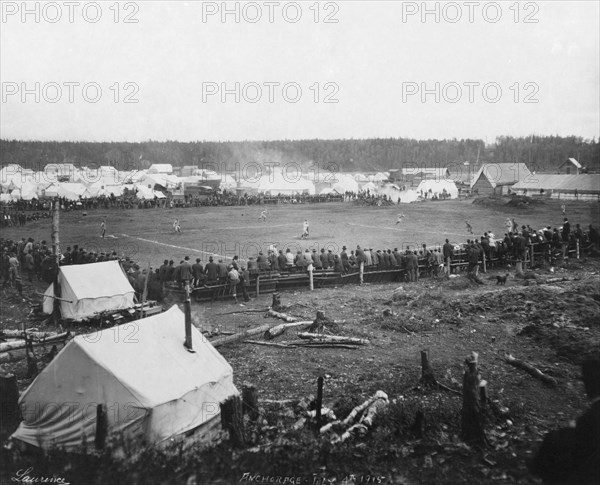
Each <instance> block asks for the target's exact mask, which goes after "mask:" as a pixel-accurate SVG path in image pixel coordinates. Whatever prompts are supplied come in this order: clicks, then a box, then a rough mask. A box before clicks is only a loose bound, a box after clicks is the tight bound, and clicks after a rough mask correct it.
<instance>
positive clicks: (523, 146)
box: [0, 135, 600, 172]
mask: <svg viewBox="0 0 600 485" xmlns="http://www.w3.org/2000/svg"><path fill="white" fill-rule="evenodd" d="M571 157H572V158H575V159H576V160H577V161H579V162H580V163H581V165H583V166H584V167H586V168H587V169H588V170H589V171H599V170H600V140H596V139H595V138H594V139H592V140H588V139H584V138H582V137H578V136H568V137H560V136H535V135H533V136H527V137H512V136H500V137H497V138H496V141H495V143H493V144H490V145H487V146H486V144H485V142H484V141H483V140H479V139H460V140H459V139H452V140H446V139H444V140H435V139H430V140H416V139H412V138H367V139H336V140H322V139H313V140H277V141H239V142H232V141H224V142H212V141H195V142H179V141H163V142H159V141H152V140H149V141H145V142H85V141H78V142H72V141H22V140H6V139H0V164H1V165H2V166H6V165H8V164H18V165H20V166H22V167H23V168H31V169H34V170H42V169H43V167H44V166H45V165H47V164H53V163H72V164H74V165H75V166H77V167H84V166H87V167H99V166H105V165H109V166H113V167H115V168H116V169H117V170H133V169H143V168H148V167H149V165H151V164H155V163H168V164H171V165H173V167H183V166H196V167H199V168H207V169H213V170H217V171H229V170H231V171H235V170H236V169H239V167H240V166H245V165H247V164H249V163H255V164H259V165H261V166H264V165H267V166H268V165H272V166H274V167H277V166H284V165H287V164H297V165H299V166H300V167H302V169H307V170H310V169H311V167H319V169H323V170H327V171H330V172H356V171H363V172H373V171H387V170H393V169H399V168H402V167H403V166H404V167H414V166H418V167H444V166H450V165H453V166H457V165H460V164H462V163H463V162H466V161H468V162H469V163H470V164H474V163H476V162H477V161H479V162H480V163H526V164H527V165H528V167H529V169H530V170H532V171H554V170H555V169H556V168H557V167H558V166H559V165H560V164H561V163H562V162H564V161H565V160H566V159H567V158H571Z"/></svg>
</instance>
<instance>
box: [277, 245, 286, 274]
mask: <svg viewBox="0 0 600 485" xmlns="http://www.w3.org/2000/svg"><path fill="white" fill-rule="evenodd" d="M277 266H279V270H280V271H284V270H286V269H287V258H286V257H285V254H283V250H282V249H280V250H279V254H278V255H277Z"/></svg>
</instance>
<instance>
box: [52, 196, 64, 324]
mask: <svg viewBox="0 0 600 485" xmlns="http://www.w3.org/2000/svg"><path fill="white" fill-rule="evenodd" d="M53 209H54V210H53V211H52V254H53V255H54V263H55V265H56V267H55V268H54V282H53V285H52V286H53V288H54V296H55V298H54V313H53V314H54V320H55V322H58V321H59V320H60V297H61V296H62V295H61V291H60V287H59V285H58V271H59V269H60V241H59V230H58V222H59V209H60V202H59V200H58V199H56V200H55V201H54V207H53Z"/></svg>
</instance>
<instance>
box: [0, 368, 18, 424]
mask: <svg viewBox="0 0 600 485" xmlns="http://www.w3.org/2000/svg"><path fill="white" fill-rule="evenodd" d="M19 421H21V412H20V410H19V388H18V387H17V378H16V376H15V375H13V374H8V375H6V376H2V377H0V428H1V429H2V430H4V431H10V432H12V431H14V430H15V429H16V428H17V426H18V424H19Z"/></svg>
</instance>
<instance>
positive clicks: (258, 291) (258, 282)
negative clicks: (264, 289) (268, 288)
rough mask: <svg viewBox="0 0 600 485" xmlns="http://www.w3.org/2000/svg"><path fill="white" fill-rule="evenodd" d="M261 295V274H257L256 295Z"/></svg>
mask: <svg viewBox="0 0 600 485" xmlns="http://www.w3.org/2000/svg"><path fill="white" fill-rule="evenodd" d="M259 295H260V275H257V276H256V296H259Z"/></svg>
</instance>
